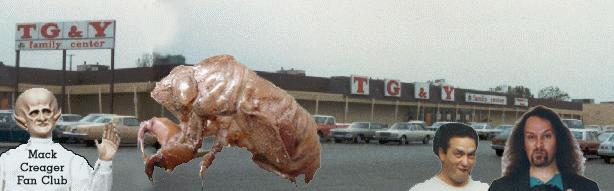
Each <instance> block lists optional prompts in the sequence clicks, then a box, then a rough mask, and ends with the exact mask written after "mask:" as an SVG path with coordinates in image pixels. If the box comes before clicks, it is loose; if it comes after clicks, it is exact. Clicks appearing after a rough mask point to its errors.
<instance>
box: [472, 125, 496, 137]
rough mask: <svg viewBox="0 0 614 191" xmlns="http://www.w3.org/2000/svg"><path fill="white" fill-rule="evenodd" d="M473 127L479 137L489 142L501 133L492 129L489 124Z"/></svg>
mask: <svg viewBox="0 0 614 191" xmlns="http://www.w3.org/2000/svg"><path fill="white" fill-rule="evenodd" d="M471 127H473V129H474V130H475V131H476V132H477V133H478V137H479V138H480V139H482V140H489V139H491V138H492V137H494V136H495V135H497V133H499V130H497V129H494V128H492V126H490V124H488V123H472V124H471Z"/></svg>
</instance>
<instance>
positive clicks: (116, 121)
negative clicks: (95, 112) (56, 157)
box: [64, 115, 155, 145]
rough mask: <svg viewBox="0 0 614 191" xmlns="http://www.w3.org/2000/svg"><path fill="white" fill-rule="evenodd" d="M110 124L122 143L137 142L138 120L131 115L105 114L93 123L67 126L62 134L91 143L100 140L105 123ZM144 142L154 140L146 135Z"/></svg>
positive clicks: (150, 142) (149, 142) (148, 142)
mask: <svg viewBox="0 0 614 191" xmlns="http://www.w3.org/2000/svg"><path fill="white" fill-rule="evenodd" d="M109 123H110V124H112V125H113V126H115V128H117V131H118V132H119V137H120V138H121V143H122V144H134V145H136V143H137V133H138V130H139V124H140V122H139V120H138V119H137V118H136V117H133V116H120V115H105V116H101V117H99V118H98V119H97V120H96V121H95V123H89V124H79V125H71V126H68V127H67V129H66V131H64V135H65V136H66V137H70V138H74V139H77V140H80V141H83V142H85V143H86V144H88V145H93V144H94V140H100V139H101V137H102V132H103V131H104V128H105V126H106V125H107V124H109ZM145 142H146V143H147V144H152V143H154V142H155V140H153V139H151V137H149V136H148V137H146V139H145Z"/></svg>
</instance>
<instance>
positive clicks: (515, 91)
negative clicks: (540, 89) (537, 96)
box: [490, 85, 533, 98]
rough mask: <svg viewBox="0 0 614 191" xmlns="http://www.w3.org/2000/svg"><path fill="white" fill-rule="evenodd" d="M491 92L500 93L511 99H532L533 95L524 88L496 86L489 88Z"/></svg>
mask: <svg viewBox="0 0 614 191" xmlns="http://www.w3.org/2000/svg"><path fill="white" fill-rule="evenodd" d="M490 91H492V92H500V93H505V94H508V95H511V96H512V97H517V98H533V94H531V90H530V89H529V88H527V87H524V86H514V87H512V86H508V85H498V86H497V87H494V88H490Z"/></svg>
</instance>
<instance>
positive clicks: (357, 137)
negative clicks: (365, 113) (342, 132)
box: [352, 135, 360, 143]
mask: <svg viewBox="0 0 614 191" xmlns="http://www.w3.org/2000/svg"><path fill="white" fill-rule="evenodd" d="M358 139H360V135H358V136H356V137H354V139H353V140H352V142H353V143H358V142H360V140H358Z"/></svg>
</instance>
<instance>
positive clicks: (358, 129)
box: [331, 122, 386, 143]
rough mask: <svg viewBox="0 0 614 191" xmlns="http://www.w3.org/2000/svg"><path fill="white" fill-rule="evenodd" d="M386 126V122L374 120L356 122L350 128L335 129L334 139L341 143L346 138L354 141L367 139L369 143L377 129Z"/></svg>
mask: <svg viewBox="0 0 614 191" xmlns="http://www.w3.org/2000/svg"><path fill="white" fill-rule="evenodd" d="M385 128H386V124H383V123H374V122H354V123H352V124H351V125H350V126H349V127H348V128H337V129H333V130H331V131H332V134H333V139H334V140H335V143H340V142H341V141H344V140H351V141H353V142H354V143H358V142H360V141H363V140H364V141H365V142H366V143H369V141H370V140H371V139H373V137H374V135H375V131H378V130H382V129H385Z"/></svg>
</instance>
